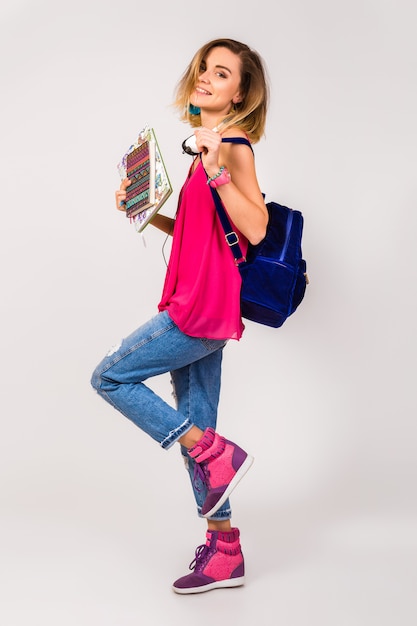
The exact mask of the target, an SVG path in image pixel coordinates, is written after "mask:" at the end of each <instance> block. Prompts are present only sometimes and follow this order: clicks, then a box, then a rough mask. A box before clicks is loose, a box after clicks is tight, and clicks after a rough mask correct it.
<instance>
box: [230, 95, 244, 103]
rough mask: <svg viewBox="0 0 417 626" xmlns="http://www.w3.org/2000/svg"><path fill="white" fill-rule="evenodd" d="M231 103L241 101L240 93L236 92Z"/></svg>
mask: <svg viewBox="0 0 417 626" xmlns="http://www.w3.org/2000/svg"><path fill="white" fill-rule="evenodd" d="M232 102H233V104H238V103H239V102H242V97H241V95H240V94H237V95H236V96H235V97H234V98H233V99H232Z"/></svg>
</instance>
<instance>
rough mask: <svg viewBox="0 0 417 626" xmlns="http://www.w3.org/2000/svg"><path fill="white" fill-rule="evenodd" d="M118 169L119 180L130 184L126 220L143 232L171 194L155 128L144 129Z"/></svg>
mask: <svg viewBox="0 0 417 626" xmlns="http://www.w3.org/2000/svg"><path fill="white" fill-rule="evenodd" d="M117 167H118V170H119V174H120V178H121V179H122V180H124V179H125V178H128V179H129V180H130V181H131V184H130V185H129V186H128V187H127V188H126V217H128V218H129V220H130V221H131V222H132V223H134V224H135V227H136V230H137V231H138V232H142V231H143V229H144V228H145V227H146V226H147V225H148V224H149V222H150V221H151V220H152V218H153V216H154V215H155V214H156V213H157V212H158V211H159V210H160V208H161V207H162V205H163V204H164V203H165V202H166V200H167V199H168V198H169V196H170V195H171V194H172V186H171V182H170V180H169V176H168V173H167V170H166V167H165V164H164V161H163V159H162V154H161V151H160V149H159V145H158V142H157V140H156V135H155V131H154V129H153V128H150V127H149V126H145V128H144V129H143V130H142V131H141V132H140V133H139V136H138V139H137V141H136V142H135V143H134V144H133V145H132V146H130V148H129V150H127V152H126V154H125V155H124V156H123V158H122V160H121V161H120V163H119V164H118V166H117Z"/></svg>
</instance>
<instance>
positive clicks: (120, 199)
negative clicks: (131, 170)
mask: <svg viewBox="0 0 417 626" xmlns="http://www.w3.org/2000/svg"><path fill="white" fill-rule="evenodd" d="M131 182H132V181H130V180H129V179H128V178H125V179H123V180H122V182H121V184H120V189H118V190H117V191H116V193H115V196H116V208H117V210H118V211H126V187H129V185H130V183H131Z"/></svg>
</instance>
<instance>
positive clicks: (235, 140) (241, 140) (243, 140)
mask: <svg viewBox="0 0 417 626" xmlns="http://www.w3.org/2000/svg"><path fill="white" fill-rule="evenodd" d="M222 142H223V143H241V144H244V145H245V146H249V148H250V149H251V150H252V152H253V148H252V144H251V142H250V141H249V139H246V138H245V137H222Z"/></svg>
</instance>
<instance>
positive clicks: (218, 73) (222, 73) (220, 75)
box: [216, 71, 227, 78]
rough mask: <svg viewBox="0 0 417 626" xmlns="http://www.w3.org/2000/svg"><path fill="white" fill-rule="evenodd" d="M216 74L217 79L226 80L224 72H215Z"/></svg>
mask: <svg viewBox="0 0 417 626" xmlns="http://www.w3.org/2000/svg"><path fill="white" fill-rule="evenodd" d="M216 74H217V76H218V77H219V78H227V76H226V74H225V73H224V72H221V71H218V72H216Z"/></svg>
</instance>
